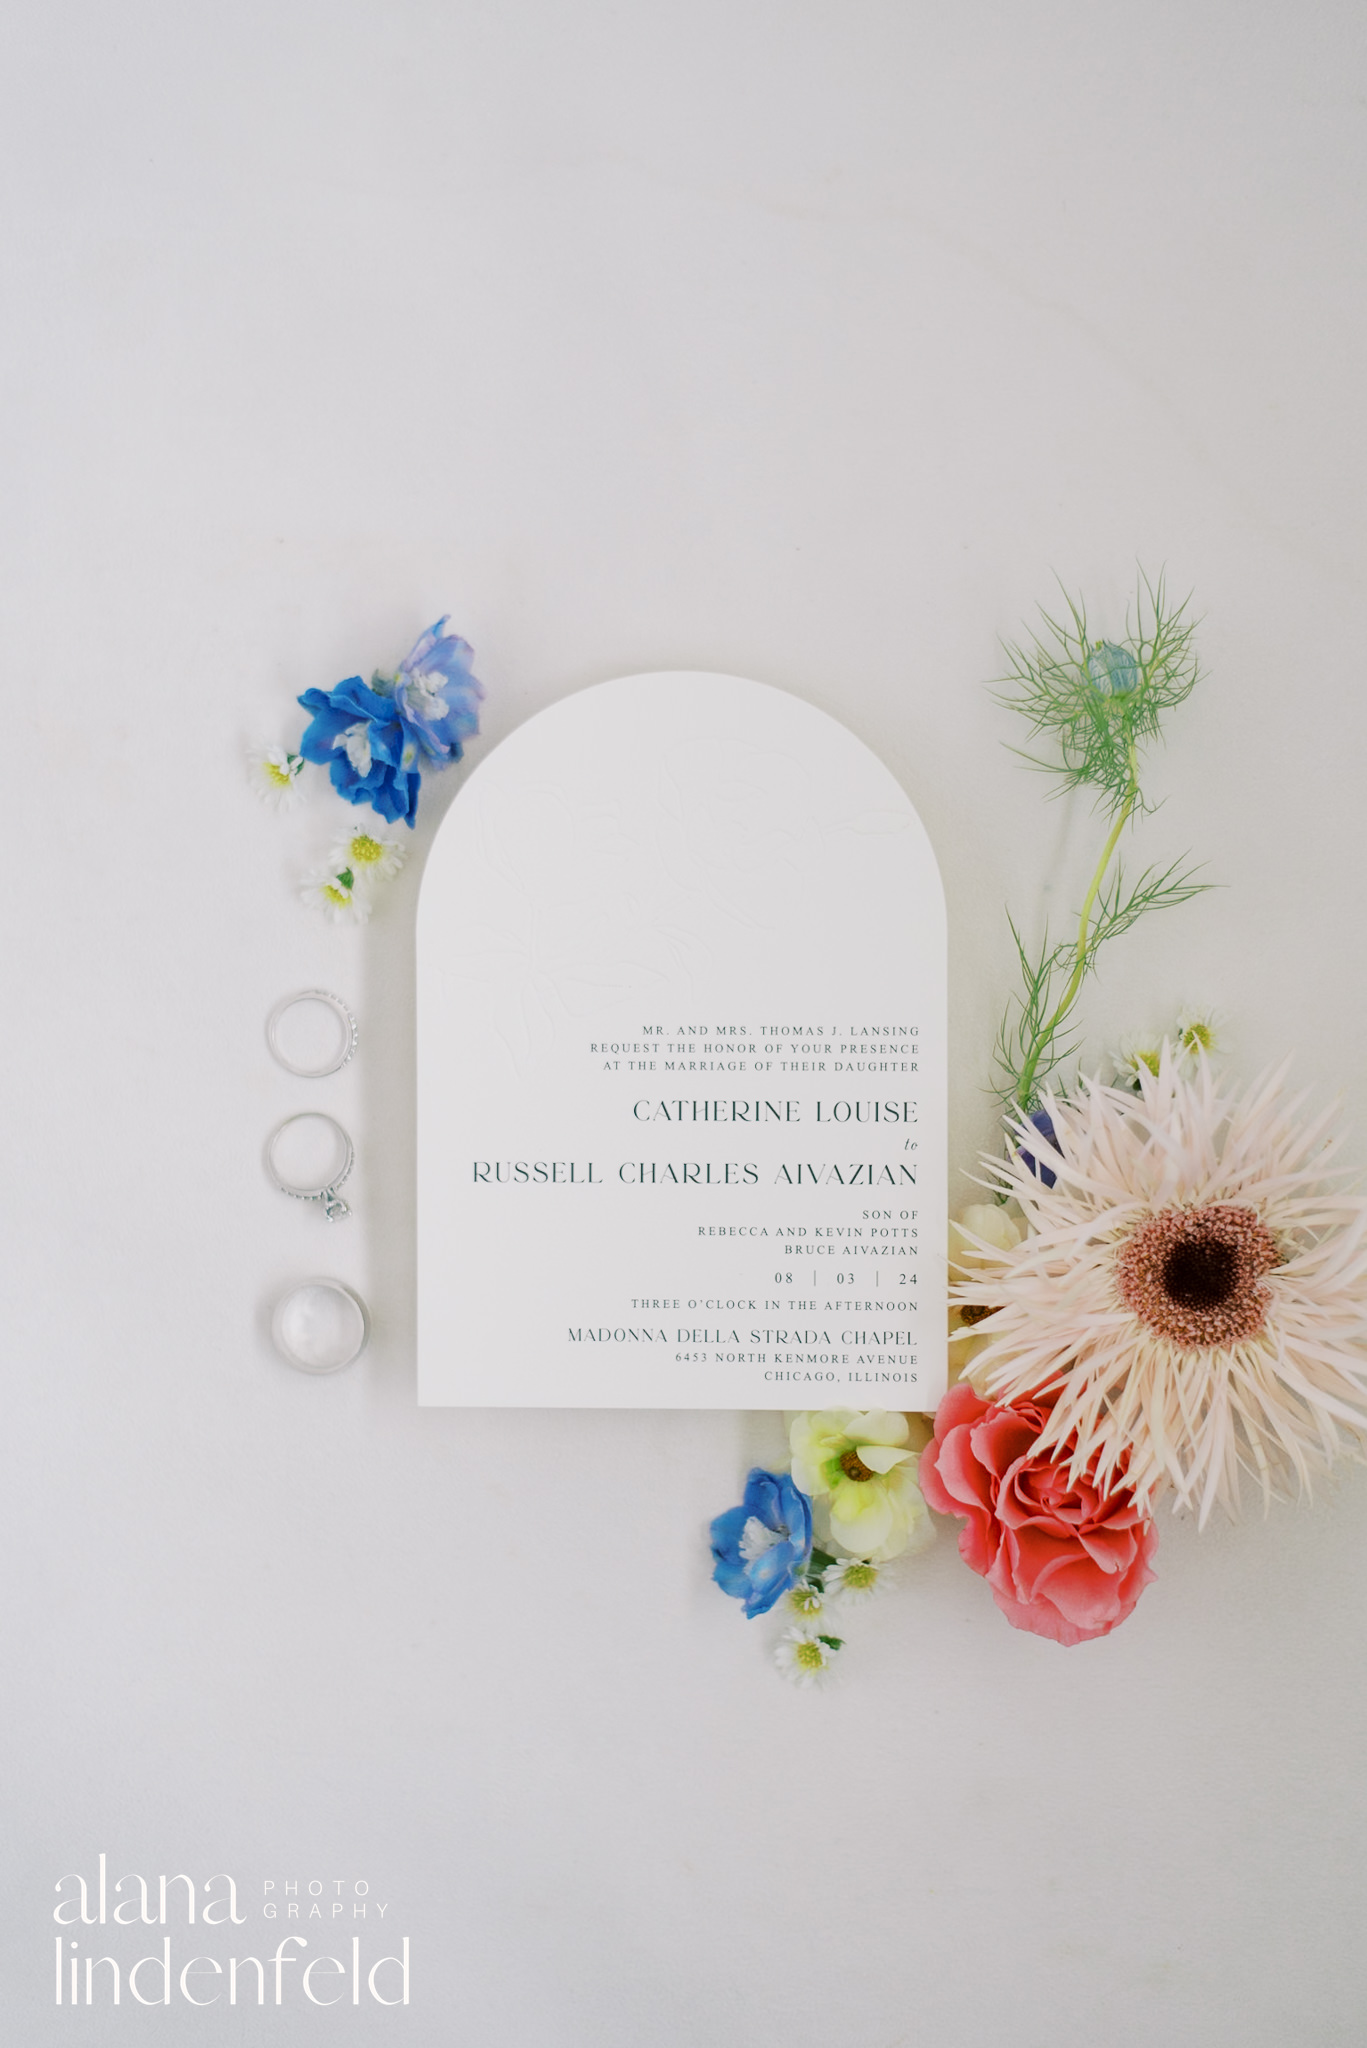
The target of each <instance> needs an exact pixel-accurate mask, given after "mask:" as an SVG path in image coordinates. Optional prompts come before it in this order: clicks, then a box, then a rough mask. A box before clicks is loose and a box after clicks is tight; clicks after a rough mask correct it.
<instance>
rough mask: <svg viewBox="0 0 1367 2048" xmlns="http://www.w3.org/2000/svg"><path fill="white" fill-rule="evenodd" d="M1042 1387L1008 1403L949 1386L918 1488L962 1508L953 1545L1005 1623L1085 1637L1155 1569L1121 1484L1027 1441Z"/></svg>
mask: <svg viewBox="0 0 1367 2048" xmlns="http://www.w3.org/2000/svg"><path fill="white" fill-rule="evenodd" d="M1052 1406H1053V1402H1052V1399H1051V1398H1050V1397H1049V1396H1047V1395H1046V1396H1043V1397H1041V1396H1036V1397H1034V1398H1033V1399H1028V1400H1022V1401H1020V1402H1018V1403H1017V1405H1016V1406H1014V1407H1011V1408H1002V1407H997V1406H996V1405H995V1404H994V1403H992V1402H991V1401H984V1400H981V1399H980V1398H979V1396H978V1395H977V1394H976V1393H975V1392H974V1391H973V1389H972V1387H971V1386H969V1385H968V1384H967V1383H966V1382H963V1383H961V1384H960V1385H959V1386H957V1387H951V1388H950V1390H949V1392H948V1393H947V1394H946V1395H945V1398H944V1400H943V1401H942V1402H941V1403H940V1406H939V1409H938V1411H937V1413H936V1416H935V1440H934V1442H933V1443H930V1444H928V1445H927V1446H926V1448H925V1450H924V1451H923V1452H922V1453H921V1471H920V1483H921V1490H922V1492H923V1493H924V1495H925V1497H926V1500H927V1501H928V1502H929V1504H930V1506H931V1507H933V1508H935V1509H937V1510H938V1512H939V1513H941V1514H944V1515H965V1516H967V1518H968V1519H967V1523H966V1526H965V1527H964V1529H963V1530H962V1532H961V1533H960V1536H959V1554H960V1555H961V1557H962V1558H963V1560H964V1562H965V1563H966V1564H968V1565H971V1567H972V1568H973V1570H974V1571H975V1572H980V1573H981V1574H982V1576H983V1577H984V1578H985V1579H986V1580H987V1582H988V1584H989V1585H990V1586H991V1588H992V1596H993V1598H994V1599H995V1601H996V1603H997V1605H998V1607H1000V1609H1001V1611H1002V1613H1003V1614H1004V1615H1005V1616H1006V1618H1007V1620H1008V1621H1009V1622H1010V1623H1011V1625H1012V1627H1013V1628H1023V1629H1028V1630H1029V1631H1030V1632H1031V1634H1032V1635H1037V1636H1048V1637H1049V1638H1050V1640H1051V1641H1053V1642H1056V1643H1067V1644H1072V1643H1085V1642H1089V1641H1090V1640H1091V1638H1092V1637H1093V1636H1104V1635H1109V1633H1110V1631H1111V1630H1112V1629H1113V1628H1114V1627H1115V1626H1116V1624H1117V1622H1121V1621H1124V1619H1125V1617H1126V1615H1128V1614H1129V1613H1130V1612H1131V1611H1132V1609H1133V1607H1134V1604H1135V1602H1136V1600H1138V1598H1139V1596H1140V1594H1141V1593H1142V1592H1143V1590H1144V1588H1145V1586H1147V1585H1148V1583H1149V1581H1150V1580H1151V1579H1152V1578H1153V1573H1152V1572H1151V1571H1150V1569H1149V1560H1150V1558H1151V1557H1152V1556H1153V1553H1154V1551H1155V1550H1156V1549H1157V1548H1158V1532H1157V1530H1156V1529H1155V1528H1154V1526H1153V1522H1152V1521H1151V1520H1150V1518H1149V1517H1148V1516H1147V1515H1146V1514H1145V1513H1144V1511H1143V1509H1142V1508H1140V1507H1139V1506H1137V1504H1136V1502H1135V1498H1134V1495H1133V1493H1132V1492H1131V1490H1130V1489H1129V1487H1127V1486H1113V1487H1112V1488H1111V1489H1110V1491H1109V1492H1104V1493H1103V1492H1102V1491H1100V1490H1099V1489H1098V1488H1097V1487H1096V1486H1094V1485H1093V1484H1092V1483H1091V1481H1090V1479H1089V1478H1088V1477H1087V1475H1086V1474H1085V1473H1084V1474H1082V1475H1081V1476H1080V1477H1078V1478H1076V1479H1074V1478H1070V1477H1069V1472H1068V1466H1069V1458H1070V1451H1071V1447H1070V1446H1069V1445H1055V1446H1054V1447H1053V1448H1052V1449H1050V1450H1048V1451H1044V1452H1040V1451H1038V1450H1037V1449H1036V1443H1037V1440H1038V1438H1039V1434H1040V1431H1041V1430H1042V1429H1043V1428H1044V1426H1045V1424H1046V1423H1047V1422H1048V1420H1049V1414H1050V1410H1051V1408H1052Z"/></svg>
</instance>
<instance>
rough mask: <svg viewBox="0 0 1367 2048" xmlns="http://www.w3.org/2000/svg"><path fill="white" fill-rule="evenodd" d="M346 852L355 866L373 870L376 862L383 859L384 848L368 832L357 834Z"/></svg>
mask: <svg viewBox="0 0 1367 2048" xmlns="http://www.w3.org/2000/svg"><path fill="white" fill-rule="evenodd" d="M348 851H349V853H350V854H351V858H352V859H353V860H354V861H355V862H356V863H357V865H358V866H360V867H363V868H373V867H374V865H375V863H376V861H378V860H383V859H384V848H383V847H382V846H381V844H380V842H379V840H378V839H372V838H371V836H370V834H369V833H368V832H358V833H357V834H356V837H355V838H354V839H353V840H352V841H351V844H350V846H349V848H348Z"/></svg>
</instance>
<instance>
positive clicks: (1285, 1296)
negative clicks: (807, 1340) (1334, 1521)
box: [954, 1045, 1367, 1524]
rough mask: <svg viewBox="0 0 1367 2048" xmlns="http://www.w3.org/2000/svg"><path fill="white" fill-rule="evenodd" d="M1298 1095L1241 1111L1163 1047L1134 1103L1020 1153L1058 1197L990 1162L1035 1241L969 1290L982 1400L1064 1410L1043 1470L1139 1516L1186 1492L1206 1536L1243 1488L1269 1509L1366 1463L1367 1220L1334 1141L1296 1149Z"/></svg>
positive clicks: (1109, 1098) (1083, 1097)
mask: <svg viewBox="0 0 1367 2048" xmlns="http://www.w3.org/2000/svg"><path fill="white" fill-rule="evenodd" d="M1284 1079H1285V1068H1283V1069H1282V1070H1281V1072H1279V1073H1277V1074H1275V1075H1273V1076H1272V1077H1271V1078H1264V1079H1263V1080H1260V1081H1258V1082H1257V1083H1255V1085H1254V1086H1253V1087H1252V1088H1250V1089H1249V1090H1248V1091H1247V1093H1246V1094H1245V1095H1243V1096H1242V1097H1235V1096H1232V1095H1228V1094H1225V1093H1223V1092H1221V1090H1220V1089H1219V1087H1218V1086H1217V1083H1216V1080H1215V1077H1214V1075H1213V1074H1212V1072H1211V1069H1210V1066H1209V1063H1208V1062H1207V1060H1206V1058H1205V1056H1204V1054H1200V1055H1199V1056H1198V1058H1197V1060H1196V1063H1195V1066H1194V1068H1193V1070H1192V1071H1191V1072H1190V1073H1189V1074H1188V1073H1185V1072H1183V1070H1182V1068H1181V1066H1180V1065H1179V1062H1178V1060H1177V1059H1176V1058H1175V1057H1174V1055H1173V1052H1172V1049H1171V1048H1170V1047H1169V1046H1167V1045H1164V1047H1163V1049H1162V1055H1161V1058H1160V1062H1159V1071H1158V1073H1157V1074H1151V1073H1150V1072H1149V1071H1148V1069H1147V1067H1144V1068H1142V1069H1141V1070H1140V1071H1139V1073H1138V1083H1139V1093H1138V1094H1137V1095H1136V1094H1133V1093H1131V1092H1130V1091H1129V1090H1127V1089H1118V1088H1106V1087H1103V1086H1102V1085H1101V1084H1100V1083H1099V1082H1097V1081H1092V1082H1087V1083H1084V1084H1083V1088H1082V1092H1081V1094H1080V1096H1079V1098H1078V1099H1077V1100H1075V1101H1072V1102H1062V1101H1056V1100H1054V1099H1052V1098H1049V1099H1047V1101H1046V1105H1045V1106H1046V1108H1047V1110H1048V1113H1049V1115H1050V1116H1051V1117H1052V1119H1053V1123H1054V1129H1055V1132H1056V1133H1057V1141H1058V1142H1057V1145H1056V1146H1053V1147H1051V1146H1050V1145H1049V1144H1048V1143H1047V1141H1046V1140H1045V1139H1043V1138H1042V1137H1041V1136H1040V1133H1039V1131H1038V1129H1037V1128H1036V1127H1035V1126H1034V1125H1031V1124H1026V1123H1022V1124H1021V1125H1020V1127H1019V1131H1018V1135H1019V1136H1020V1137H1021V1138H1022V1140H1023V1141H1025V1142H1026V1143H1027V1144H1028V1147H1029V1148H1030V1149H1031V1150H1033V1151H1034V1152H1035V1153H1037V1154H1039V1155H1041V1156H1042V1157H1044V1158H1046V1159H1047V1161H1048V1164H1049V1166H1050V1167H1051V1168H1052V1170H1053V1172H1054V1174H1055V1175H1056V1176H1057V1179H1056V1184H1055V1186H1053V1187H1052V1188H1046V1187H1045V1186H1044V1185H1043V1184H1042V1182H1041V1181H1040V1180H1038V1179H1036V1177H1035V1175H1034V1173H1033V1172H1032V1171H1031V1170H1030V1168H1029V1167H1027V1166H1025V1165H1024V1164H1022V1161H1021V1158H1020V1156H1019V1154H1016V1155H1013V1156H1012V1158H1010V1159H1009V1160H1006V1161H1001V1160H996V1161H990V1162H988V1163H989V1165H990V1166H991V1168H992V1171H993V1174H994V1177H995V1179H996V1181H997V1183H998V1184H999V1185H1000V1186H1001V1187H1002V1189H1003V1190H1005V1191H1007V1192H1009V1193H1010V1194H1012V1195H1014V1197H1015V1198H1016V1201H1017V1202H1018V1203H1019V1205H1020V1207H1021V1209H1022V1211H1023V1212H1024V1215H1025V1219H1026V1223H1027V1226H1028V1233H1027V1235H1026V1237H1025V1239H1024V1240H1023V1242H1022V1243H1020V1244H1019V1245H1017V1246H1015V1247H1014V1248H1012V1249H1010V1250H1006V1251H1003V1252H999V1253H996V1254H995V1255H992V1254H991V1248H990V1247H984V1254H985V1255H984V1256H983V1257H982V1259H981V1262H980V1265H979V1269H978V1271H977V1272H975V1273H974V1274H973V1275H972V1277H971V1278H965V1279H963V1280H961V1281H960V1282H959V1283H958V1285H957V1286H956V1287H955V1289H954V1296H955V1299H956V1300H957V1301H959V1302H961V1303H967V1304H969V1305H977V1306H980V1307H981V1308H983V1309H986V1310H987V1311H989V1313H988V1314H987V1315H986V1316H985V1317H984V1319H982V1320H980V1321H979V1322H978V1323H977V1324H976V1325H975V1326H974V1337H975V1338H978V1339H981V1340H982V1342H981V1345H980V1346H979V1347H977V1350H978V1355H977V1356H976V1357H975V1358H974V1360H973V1363H972V1365H971V1367H970V1369H969V1370H970V1376H971V1378H972V1381H973V1384H974V1386H975V1387H977V1388H978V1390H979V1392H981V1393H984V1394H988V1393H990V1394H991V1395H993V1396H994V1397H995V1398H996V1399H998V1400H1000V1401H1003V1402H1006V1403H1009V1402H1011V1401H1013V1400H1015V1399H1017V1398H1019V1397H1023V1396H1025V1395H1028V1394H1030V1393H1032V1392H1039V1393H1045V1392H1053V1391H1056V1392H1057V1400H1056V1401H1055V1403H1054V1407H1053V1411H1052V1414H1051V1416H1050V1419H1049V1422H1048V1425H1047V1427H1046V1428H1045V1430H1044V1432H1043V1434H1042V1435H1041V1437H1040V1439H1039V1448H1040V1449H1041V1450H1047V1449H1048V1448H1049V1447H1050V1446H1051V1445H1061V1446H1066V1448H1067V1451H1068V1462H1069V1469H1070V1472H1071V1475H1072V1477H1073V1479H1075V1480H1076V1479H1078V1478H1079V1477H1080V1476H1081V1475H1082V1474H1083V1473H1088V1474H1089V1475H1090V1477H1091V1479H1092V1481H1093V1483H1094V1484H1096V1485H1098V1486H1101V1487H1103V1488H1104V1487H1105V1486H1106V1485H1107V1483H1108V1482H1111V1481H1116V1480H1122V1479H1123V1483H1124V1484H1125V1485H1126V1486H1128V1487H1130V1488H1132V1489H1133V1490H1134V1492H1135V1494H1136V1496H1137V1497H1138V1499H1139V1500H1140V1502H1141V1504H1142V1505H1144V1506H1145V1507H1148V1506H1150V1505H1151V1504H1152V1501H1153V1498H1154V1496H1155V1495H1156V1494H1158V1493H1159V1492H1161V1491H1162V1490H1163V1489H1164V1488H1165V1487H1167V1486H1169V1485H1170V1486H1171V1487H1172V1488H1173V1489H1174V1491H1175V1494H1176V1505H1178V1506H1179V1507H1180V1506H1193V1507H1196V1508H1197V1509H1198V1510H1199V1514H1200V1520H1201V1522H1202V1524H1204V1523H1205V1522H1206V1520H1207V1518H1208V1517H1209V1515H1210V1513H1211V1510H1212V1509H1213V1508H1214V1507H1215V1506H1216V1505H1217V1504H1218V1505H1220V1506H1222V1507H1224V1508H1225V1509H1226V1510H1227V1511H1228V1512H1229V1513H1231V1514H1233V1513H1234V1512H1236V1510H1237V1507H1238V1498H1239V1480H1240V1473H1241V1472H1247V1473H1250V1474H1251V1475H1252V1476H1253V1478H1254V1479H1255V1480H1256V1481H1257V1483H1258V1485H1259V1487H1260V1488H1261V1490H1262V1493H1263V1497H1264V1500H1265V1501H1269V1500H1271V1499H1272V1498H1273V1497H1274V1496H1278V1497H1284V1496H1285V1495H1287V1494H1288V1493H1291V1492H1296V1491H1299V1492H1301V1493H1306V1492H1308V1491H1309V1489H1310V1483H1311V1478H1312V1475H1313V1474H1314V1473H1315V1472H1317V1471H1324V1470H1325V1469H1327V1467H1328V1466H1329V1465H1331V1464H1332V1463H1333V1461H1334V1459H1335V1458H1336V1457H1338V1456H1340V1455H1343V1454H1345V1453H1351V1454H1353V1455H1356V1456H1361V1455H1362V1454H1363V1452H1364V1448H1365V1447H1367V1201H1364V1200H1363V1199H1362V1198H1360V1197H1357V1196H1353V1195H1347V1194H1344V1193H1342V1192H1340V1190H1339V1188H1338V1187H1337V1186H1336V1185H1335V1183H1336V1182H1337V1181H1339V1180H1340V1179H1341V1178H1342V1169H1339V1168H1336V1167H1334V1166H1333V1165H1332V1163H1331V1162H1332V1160H1333V1157H1334V1155H1335V1153H1336V1151H1337V1141H1336V1140H1332V1139H1331V1138H1330V1136H1329V1130H1328V1125H1329V1119H1328V1118H1327V1117H1321V1118H1319V1119H1318V1120H1317V1121H1316V1122H1314V1123H1312V1124H1310V1125H1309V1126H1308V1127H1298V1126H1297V1125H1296V1123H1295V1122H1294V1120H1293V1119H1294V1116H1295V1113H1296V1111H1297V1110H1298V1109H1299V1107H1300V1104H1301V1101H1302V1100H1303V1098H1300V1097H1298V1098H1296V1100H1294V1101H1292V1102H1289V1103H1288V1102H1285V1101H1284V1100H1283V1083H1284Z"/></svg>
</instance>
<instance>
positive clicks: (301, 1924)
mask: <svg viewBox="0 0 1367 2048" xmlns="http://www.w3.org/2000/svg"><path fill="white" fill-rule="evenodd" d="M54 1889H55V1891H56V1893H57V1903H56V1905H55V1906H54V1907H53V1909H52V1917H53V1919H54V1920H55V1921H56V1923H57V1933H56V1935H55V1937H54V1941H55V1955H54V1978H53V1985H54V1991H55V1995H56V2002H57V2004H58V2005H63V2006H68V2005H81V2006H86V2005H120V2004H134V2003H136V2004H138V2005H197V2006H209V2005H220V2006H221V2005H250V2006H263V2005H273V2006H289V2005H292V2006H294V2007H296V2008H298V2007H300V2006H302V2005H303V2004H305V2003H306V2002H307V2003H308V2004H311V2005H343V2004H346V2005H371V2004H374V2005H407V2004H408V1981H409V1941H408V1936H407V1935H406V1934H405V1935H401V1936H400V1935H397V1934H396V1933H395V1932H394V1931H392V1928H391V1926H390V1925H387V1924H386V1923H387V1922H388V1919H389V1902H388V1901H387V1900H385V1901H380V1900H378V1899H376V1898H375V1896H374V1894H373V1893H372V1891H371V1888H370V1884H369V1881H368V1880H367V1879H366V1878H363V1877H357V1878H353V1877H329V1878H322V1877H307V1878H303V1879H301V1878H298V1877H286V1876H278V1877H265V1878H258V1879H253V1880H249V1881H248V1882H247V1883H246V1884H239V1883H238V1882H237V1880H236V1878H234V1877H232V1876H230V1875H229V1873H228V1872H227V1871H226V1870H220V1871H216V1872H214V1873H213V1874H212V1875H211V1876H209V1877H205V1878H203V1879H201V1880H198V1881H197V1880H196V1879H195V1878H194V1877H192V1876H189V1875H188V1874H187V1873H186V1872H185V1871H183V1870H182V1871H177V1872H176V1873H175V1875H174V1876H171V1877H168V1876H165V1875H162V1876H158V1877H142V1876H140V1875H139V1873H138V1872H137V1871H136V1870H132V1871H127V1872H125V1874H124V1875H123V1876H122V1877H118V1878H113V1879H111V1878H110V1875H109V1863H108V1857H107V1856H105V1855H104V1854H101V1855H100V1856H99V1858H98V1859H97V1861H96V1863H95V1865H94V1866H93V1867H92V1868H91V1869H90V1870H89V1871H88V1872H87V1871H80V1870H68V1871H67V1872H66V1874H65V1875H64V1876H62V1877H59V1878H58V1879H57V1881H56V1884H55V1886H54ZM149 1927H153V1928H156V1930H157V1932H156V1934H154V1935H149V1934H148V1933H147V1931H146V1930H147V1929H148V1928H149ZM239 1929H240V1930H241V1932H239V1931H238V1930H239ZM163 1930H165V1931H163Z"/></svg>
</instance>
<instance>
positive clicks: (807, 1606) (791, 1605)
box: [779, 1579, 826, 1622]
mask: <svg viewBox="0 0 1367 2048" xmlns="http://www.w3.org/2000/svg"><path fill="white" fill-rule="evenodd" d="M825 1604H826V1596H825V1593H824V1592H823V1591H822V1589H821V1587H820V1586H818V1585H815V1584H814V1583H813V1581H812V1580H811V1579H796V1580H794V1582H793V1584H792V1585H791V1586H790V1587H789V1588H788V1590H787V1592H786V1593H785V1594H784V1596H783V1598H782V1600H780V1602H779V1605H780V1607H782V1608H783V1609H784V1610H785V1612H787V1613H789V1614H795V1615H796V1616H797V1617H798V1619H799V1620H800V1621H806V1622H814V1621H815V1620H816V1619H817V1617H818V1615H819V1614H820V1613H821V1610H822V1608H823V1607H824V1606H825Z"/></svg>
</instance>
